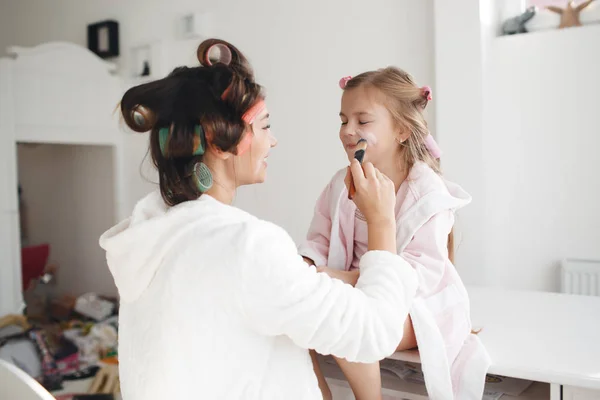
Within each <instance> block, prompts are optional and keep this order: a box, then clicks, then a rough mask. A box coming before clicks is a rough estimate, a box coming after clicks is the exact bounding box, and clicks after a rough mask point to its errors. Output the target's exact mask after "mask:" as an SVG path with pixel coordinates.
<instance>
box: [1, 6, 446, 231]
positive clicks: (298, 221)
mask: <svg viewBox="0 0 600 400" xmlns="http://www.w3.org/2000/svg"><path fill="white" fill-rule="evenodd" d="M12 3H13V4H11V5H10V9H9V11H10V13H11V15H12V18H13V20H14V27H15V34H14V40H15V43H14V44H18V45H23V46H32V45H36V44H38V43H41V42H46V41H51V40H66V41H71V42H75V43H78V44H81V45H85V44H86V39H85V35H86V24H88V23H92V22H95V21H98V20H103V19H106V18H114V19H116V20H118V21H119V22H120V30H121V42H120V43H121V50H122V57H120V58H119V59H118V60H117V62H118V63H119V64H121V66H122V67H123V73H124V74H127V73H128V65H127V61H128V58H129V51H128V49H129V47H130V46H133V45H137V44H140V43H145V42H148V41H152V40H165V41H170V40H175V38H176V32H177V17H179V16H181V15H182V14H184V13H187V12H190V11H200V12H202V11H210V12H211V13H212V14H213V16H214V21H213V22H214V24H213V26H214V27H215V29H214V35H216V36H219V37H222V38H225V39H227V40H230V41H231V42H233V43H234V44H236V45H237V46H239V47H240V49H242V51H244V52H245V53H246V54H247V55H248V57H249V58H250V59H251V61H252V63H253V65H254V67H255V70H256V72H257V78H258V81H259V82H260V83H262V84H263V85H264V86H265V87H266V89H267V93H268V104H269V107H270V109H271V110H270V111H271V114H272V115H273V121H272V122H273V132H274V134H275V135H276V136H277V137H278V139H279V147H278V148H277V149H276V150H275V151H274V152H273V153H272V156H271V157H270V161H271V162H270V166H269V180H268V182H267V183H266V184H265V185H262V186H259V187H249V188H244V189H242V190H241V191H240V193H239V195H238V199H237V203H238V204H239V205H240V206H241V207H243V208H246V209H248V210H250V211H252V212H253V213H255V214H257V215H259V216H261V217H264V218H267V219H269V220H272V221H274V222H276V223H278V224H281V225H283V226H284V227H285V228H286V229H287V230H288V231H289V232H290V233H291V234H292V236H293V238H294V239H296V240H300V239H301V238H302V237H303V236H304V234H305V232H306V229H307V228H308V224H309V221H310V218H311V216H312V208H313V205H314V201H315V200H316V198H317V196H318V194H319V192H320V190H321V189H322V188H323V187H324V185H325V184H326V182H327V181H328V180H329V178H330V177H331V175H332V174H333V173H334V171H336V170H337V169H338V168H340V167H343V166H344V164H345V156H344V153H343V152H342V149H341V148H340V145H339V144H338V139H337V132H338V117H337V113H338V111H339V100H340V94H341V93H340V90H339V88H338V86H337V82H338V80H339V79H340V77H342V76H345V75H350V74H352V75H354V74H357V73H359V72H362V71H364V70H366V69H372V68H378V67H382V66H386V65H389V64H394V65H399V66H401V67H403V68H404V69H406V70H408V71H410V72H412V73H413V74H414V75H415V77H416V78H417V80H418V81H419V82H420V83H421V84H432V81H433V32H432V21H433V16H432V1H431V0H428V1H418V2H416V1H410V0H402V1H398V0H375V1H372V2H370V3H369V6H368V7H366V3H365V2H364V1H359V0H352V1H343V0H335V1H326V2H325V1H317V0H310V1H305V2H281V1H276V0H257V1H253V2H244V1H233V0H229V1H204V2H199V1H191V0H173V1H152V2H150V1H146V0H144V1H142V0H130V1H126V2H125V1H120V0H109V1H102V2H81V1H79V0H61V1H54V2H47V1H45V0H21V1H19V2H12ZM32 27H35V28H34V29H32ZM197 44H198V41H197V40H194V41H186V42H176V43H169V44H168V45H169V47H172V48H170V50H169V51H170V54H171V58H170V63H171V64H173V65H176V64H178V63H180V62H182V63H186V62H193V60H194V54H195V49H196V46H197ZM434 90H435V87H434ZM432 126H433V127H434V124H433V121H432ZM143 138H144V136H138V137H134V136H132V137H131V138H130V139H128V140H130V141H133V142H136V143H137V147H136V146H134V149H133V150H132V154H131V157H130V159H129V161H130V162H131V163H132V166H133V167H136V168H137V167H138V166H139V165H140V163H141V158H142V157H143V155H144V154H145V148H144V146H142V144H143V143H144V140H143ZM143 170H144V171H146V172H145V174H146V175H149V176H150V179H152V178H153V174H151V172H149V171H148V168H147V165H146V166H144V167H143ZM131 185H132V186H131V187H133V188H135V190H137V191H139V196H141V195H142V194H143V193H144V192H146V191H147V190H148V189H149V187H150V185H148V184H146V183H144V181H143V180H142V178H140V179H139V180H137V181H136V180H133V179H132V182H131ZM132 204H133V201H132Z"/></svg>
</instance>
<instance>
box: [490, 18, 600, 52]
mask: <svg viewBox="0 0 600 400" xmlns="http://www.w3.org/2000/svg"><path fill="white" fill-rule="evenodd" d="M555 40H558V41H569V42H573V41H585V42H589V45H590V46H593V45H592V43H594V42H595V43H598V42H599V41H600V23H599V24H590V25H584V26H578V27H573V28H565V29H549V30H544V31H534V32H526V33H519V34H515V35H503V36H498V37H496V38H495V39H494V42H495V45H499V46H501V45H514V44H517V43H532V44H533V43H540V42H550V41H555ZM596 48H597V46H596Z"/></svg>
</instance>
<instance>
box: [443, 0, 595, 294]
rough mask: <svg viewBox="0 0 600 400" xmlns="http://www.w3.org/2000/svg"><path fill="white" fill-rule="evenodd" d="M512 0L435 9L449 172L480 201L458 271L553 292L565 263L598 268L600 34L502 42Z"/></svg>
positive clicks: (470, 218) (478, 0)
mask: <svg viewBox="0 0 600 400" xmlns="http://www.w3.org/2000/svg"><path fill="white" fill-rule="evenodd" d="M509 1H516V0H505V1H504V2H494V1H492V0H469V1H466V2H461V3H460V4H459V3H456V2H454V3H452V4H449V3H448V2H446V1H445V0H436V1H435V2H434V6H435V14H436V20H435V32H436V82H437V84H438V88H439V96H438V104H437V106H438V108H437V111H438V112H437V124H438V127H439V128H440V129H439V138H440V143H441V146H442V147H443V148H444V149H445V150H446V155H445V158H444V169H445V171H446V173H447V175H449V177H450V178H451V179H454V180H457V181H458V182H460V183H461V184H463V185H464V186H465V188H466V189H467V190H469V191H470V192H471V194H473V196H474V201H473V204H472V205H471V206H469V208H467V209H466V210H465V212H464V213H463V214H462V215H461V216H460V217H459V219H458V223H457V225H458V228H459V230H460V231H461V232H462V253H459V257H458V258H459V265H458V268H459V271H460V272H461V274H462V276H463V278H464V279H465V281H466V282H467V283H474V284H484V285H492V286H502V287H507V288H517V289H532V290H545V291H557V290H558V289H559V282H558V279H559V275H558V268H557V267H558V265H559V262H560V260H561V259H562V258H565V257H577V258H596V259H598V258H600V247H599V246H598V243H600V233H599V231H598V228H599V227H600V208H599V207H598V206H597V205H598V204H600V179H598V178H597V176H596V174H597V171H600V159H599V158H598V157H597V156H596V155H595V151H596V149H597V148H598V145H600V135H599V133H600V119H599V115H598V101H597V93H598V91H600V79H599V76H598V65H599V64H600V46H599V44H600V40H599V38H600V35H599V34H600V26H589V27H584V28H577V29H569V30H564V31H558V30H555V31H548V32H540V33H530V34H526V35H518V36H513V37H499V38H497V37H495V36H496V34H497V32H498V29H497V27H498V22H499V21H498V18H499V15H501V13H502V7H503V6H505V5H506V4H504V3H506V2H509ZM458 25H460V26H461V30H456V26H458Z"/></svg>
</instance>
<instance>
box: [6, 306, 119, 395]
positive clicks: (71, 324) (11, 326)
mask: <svg viewBox="0 0 600 400" xmlns="http://www.w3.org/2000/svg"><path fill="white" fill-rule="evenodd" d="M117 310H118V306H117V303H116V300H110V299H105V298H101V297H100V296H97V295H95V294H86V295H83V296H80V297H79V298H77V299H76V301H75V302H74V304H73V307H72V309H71V310H70V311H67V312H64V310H63V313H62V315H61V318H52V317H51V318H48V319H47V320H46V321H39V320H38V321H36V320H32V319H28V318H27V317H25V316H6V317H4V318H1V317H0V359H3V360H5V361H8V362H10V363H13V364H14V365H16V366H17V367H19V368H21V369H22V370H23V371H25V372H26V373H28V374H29V375H30V376H32V377H34V378H35V379H36V380H38V381H39V382H40V383H41V384H42V385H43V386H44V387H45V388H46V389H47V390H48V391H50V392H52V391H58V390H61V389H62V388H63V385H64V383H65V382H66V381H69V380H80V379H87V378H91V377H94V376H95V375H96V374H98V371H99V370H100V369H101V367H103V366H106V365H116V364H118V359H117V334H118V318H117Z"/></svg>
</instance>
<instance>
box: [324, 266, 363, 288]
mask: <svg viewBox="0 0 600 400" xmlns="http://www.w3.org/2000/svg"><path fill="white" fill-rule="evenodd" d="M317 272H324V273H326V274H327V275H329V276H330V277H331V278H333V279H339V280H340V281H342V282H344V283H347V284H348V285H352V286H355V285H356V282H357V281H358V277H359V276H360V272H359V271H358V270H354V271H341V270H339V269H334V268H329V267H326V266H322V267H317Z"/></svg>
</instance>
